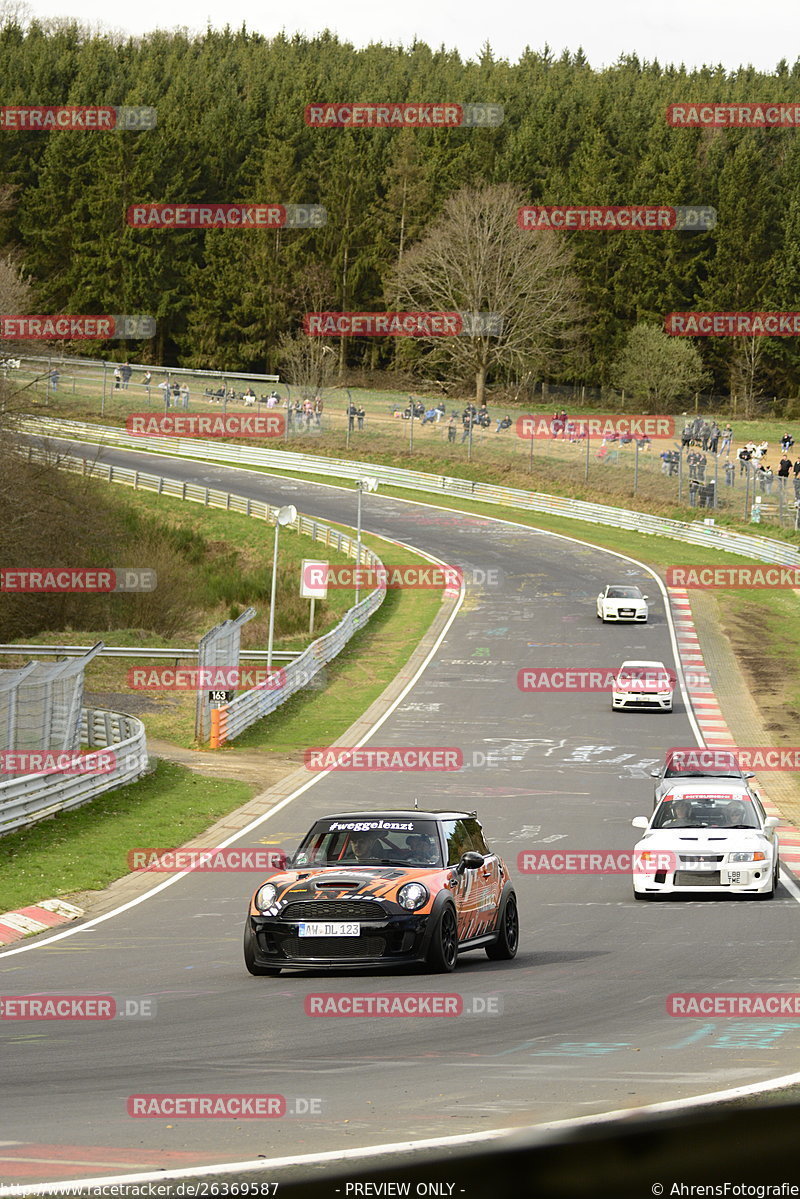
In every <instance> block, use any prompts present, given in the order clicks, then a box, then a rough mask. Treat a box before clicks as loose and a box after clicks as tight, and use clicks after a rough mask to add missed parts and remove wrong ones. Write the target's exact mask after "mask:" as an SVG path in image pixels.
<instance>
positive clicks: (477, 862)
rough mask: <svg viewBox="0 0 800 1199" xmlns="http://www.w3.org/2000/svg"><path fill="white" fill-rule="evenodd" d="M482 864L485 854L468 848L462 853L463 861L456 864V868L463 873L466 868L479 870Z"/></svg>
mask: <svg viewBox="0 0 800 1199" xmlns="http://www.w3.org/2000/svg"><path fill="white" fill-rule="evenodd" d="M482 865H483V854H482V853H476V852H475V850H474V849H468V850H467V852H466V853H463V854H462V855H461V861H460V862H459V863H458V865H457V866H456V870H457V872H458V873H459V874H463V873H464V871H465V870H477V869H478V867H479V866H482Z"/></svg>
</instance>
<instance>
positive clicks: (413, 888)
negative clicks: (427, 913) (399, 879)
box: [397, 883, 428, 912]
mask: <svg viewBox="0 0 800 1199" xmlns="http://www.w3.org/2000/svg"><path fill="white" fill-rule="evenodd" d="M397 902H398V903H399V904H400V907H401V908H408V910H409V912H416V911H417V909H418V908H421V907H424V906H425V904H426V903H427V902H428V888H427V887H423V885H422V883H406V884H405V885H404V886H402V887H401V888H400V890H399V891H398V892H397Z"/></svg>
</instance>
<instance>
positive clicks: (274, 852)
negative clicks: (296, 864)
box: [267, 849, 288, 870]
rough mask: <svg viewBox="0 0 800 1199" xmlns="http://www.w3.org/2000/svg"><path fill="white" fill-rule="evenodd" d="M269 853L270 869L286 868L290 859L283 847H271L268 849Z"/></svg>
mask: <svg viewBox="0 0 800 1199" xmlns="http://www.w3.org/2000/svg"><path fill="white" fill-rule="evenodd" d="M267 853H268V855H269V868H270V870H285V869H286V863H287V861H288V858H287V855H286V851H285V850H283V849H270V850H268V851H267Z"/></svg>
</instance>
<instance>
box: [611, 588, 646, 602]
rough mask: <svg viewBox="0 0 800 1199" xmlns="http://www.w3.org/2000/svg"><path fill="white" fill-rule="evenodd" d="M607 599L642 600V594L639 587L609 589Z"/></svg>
mask: <svg viewBox="0 0 800 1199" xmlns="http://www.w3.org/2000/svg"><path fill="white" fill-rule="evenodd" d="M606 598H607V599H633V600H635V599H641V598H642V593H641V591H640V590H639V588H638V587H609V589H608V592H607V594H606Z"/></svg>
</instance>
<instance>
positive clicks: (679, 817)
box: [669, 799, 694, 828]
mask: <svg viewBox="0 0 800 1199" xmlns="http://www.w3.org/2000/svg"><path fill="white" fill-rule="evenodd" d="M693 815H694V813H693V809H692V805H691V804H690V803H689V800H688V799H676V800H674V801H673V804H672V811H671V812H670V814H669V826H670V827H673V828H675V827H677V828H690V827H691V826H692V825H693V824H694V821H693V819H692V817H693Z"/></svg>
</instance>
